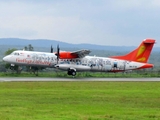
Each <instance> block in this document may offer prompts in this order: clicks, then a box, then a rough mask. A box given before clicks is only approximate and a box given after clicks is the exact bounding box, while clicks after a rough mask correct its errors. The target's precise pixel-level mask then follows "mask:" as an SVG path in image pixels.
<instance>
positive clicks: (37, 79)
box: [0, 77, 160, 82]
mask: <svg viewBox="0 0 160 120" xmlns="http://www.w3.org/2000/svg"><path fill="white" fill-rule="evenodd" d="M12 81H13V82H35V81H37V82H40V81H43V82H46V81H75V82H76V81H115V82H116V81H117V82H118V81H135V82H138V81H139V82H147V81H150V82H156V81H160V78H38V77H37V78H36V77H32V78H31V77H29V78H28V77H26V78H25V77H24V78H22V77H17V78H16V77H12V78H9V77H7V78H6V77H5V78H0V82H12Z"/></svg>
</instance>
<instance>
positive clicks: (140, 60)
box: [136, 45, 146, 62]
mask: <svg viewBox="0 0 160 120" xmlns="http://www.w3.org/2000/svg"><path fill="white" fill-rule="evenodd" d="M145 50H146V47H145V46H144V45H143V46H140V48H139V50H138V53H137V56H136V58H137V61H139V62H143V61H145V60H146V58H145V57H141V58H138V57H139V56H140V55H142V54H143V53H144V51H145Z"/></svg>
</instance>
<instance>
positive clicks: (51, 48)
mask: <svg viewBox="0 0 160 120" xmlns="http://www.w3.org/2000/svg"><path fill="white" fill-rule="evenodd" d="M51 53H53V47H52V45H51Z"/></svg>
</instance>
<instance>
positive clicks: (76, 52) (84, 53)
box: [71, 49, 91, 58]
mask: <svg viewBox="0 0 160 120" xmlns="http://www.w3.org/2000/svg"><path fill="white" fill-rule="evenodd" d="M90 52H91V51H90V50H85V49H83V50H78V51H73V52H71V55H77V56H78V58H83V57H85V56H86V55H88V54H89V53H90Z"/></svg>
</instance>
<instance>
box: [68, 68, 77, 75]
mask: <svg viewBox="0 0 160 120" xmlns="http://www.w3.org/2000/svg"><path fill="white" fill-rule="evenodd" d="M67 74H68V75H72V76H75V75H76V69H73V68H69V69H68V73H67Z"/></svg>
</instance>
